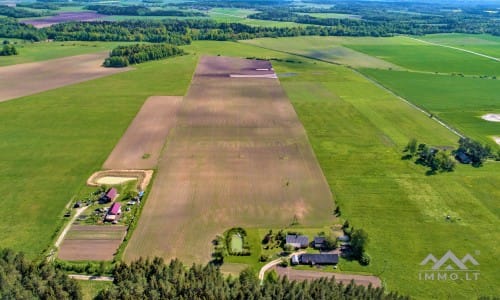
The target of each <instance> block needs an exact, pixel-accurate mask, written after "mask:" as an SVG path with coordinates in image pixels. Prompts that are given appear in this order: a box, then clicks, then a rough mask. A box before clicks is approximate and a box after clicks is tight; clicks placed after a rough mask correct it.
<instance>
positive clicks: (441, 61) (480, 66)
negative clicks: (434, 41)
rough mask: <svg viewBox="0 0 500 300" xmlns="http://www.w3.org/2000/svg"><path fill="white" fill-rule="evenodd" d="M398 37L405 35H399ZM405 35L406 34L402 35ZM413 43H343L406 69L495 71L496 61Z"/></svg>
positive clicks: (498, 67) (497, 68)
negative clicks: (381, 44) (380, 44)
mask: <svg viewBox="0 0 500 300" xmlns="http://www.w3.org/2000/svg"><path fill="white" fill-rule="evenodd" d="M400 39H405V38H404V37H400ZM406 39H409V38H406ZM418 43H419V44H414V45H389V44H388V45H384V46H383V47H381V46H379V45H371V44H367V45H360V44H357V45H346V46H347V47H349V48H351V49H354V50H356V51H359V52H363V53H365V54H368V55H371V56H374V57H377V58H380V59H383V60H387V61H389V62H392V63H394V64H396V65H399V66H402V67H405V68H407V69H410V70H416V71H426V72H439V73H463V74H467V75H499V74H500V62H499V61H494V60H492V59H489V58H485V57H481V56H478V55H475V54H472V53H467V52H463V51H460V50H456V49H450V48H445V47H440V46H435V45H429V44H425V43H423V42H418Z"/></svg>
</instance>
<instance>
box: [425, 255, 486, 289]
mask: <svg viewBox="0 0 500 300" xmlns="http://www.w3.org/2000/svg"><path fill="white" fill-rule="evenodd" d="M476 254H479V251H477V252H476ZM420 265H421V266H423V267H425V268H426V269H425V270H421V271H420V272H419V273H418V279H419V280H423V281H426V280H439V281H447V280H448V281H455V280H467V281H471V280H478V279H479V270H478V269H477V266H479V263H478V262H477V260H476V259H475V258H474V257H473V256H472V255H470V254H468V253H467V254H466V255H465V256H464V257H463V258H462V259H459V258H458V257H457V256H456V255H455V254H453V252H451V250H448V252H446V253H445V255H443V257H441V258H440V259H439V260H438V259H437V258H436V257H435V256H434V255H432V254H429V255H427V257H426V258H424V260H422V262H421V263H420ZM427 268H428V269H427Z"/></svg>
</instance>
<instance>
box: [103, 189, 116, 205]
mask: <svg viewBox="0 0 500 300" xmlns="http://www.w3.org/2000/svg"><path fill="white" fill-rule="evenodd" d="M116 196H118V191H117V190H116V189H115V188H110V189H109V190H108V191H107V192H106V193H105V194H104V195H103V196H102V197H101V199H100V201H101V202H103V203H107V202H113V201H114V200H115V198H116Z"/></svg>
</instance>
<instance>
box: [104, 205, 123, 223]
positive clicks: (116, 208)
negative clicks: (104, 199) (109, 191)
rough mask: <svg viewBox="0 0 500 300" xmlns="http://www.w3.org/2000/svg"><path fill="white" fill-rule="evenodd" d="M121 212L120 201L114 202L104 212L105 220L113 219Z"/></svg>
mask: <svg viewBox="0 0 500 300" xmlns="http://www.w3.org/2000/svg"><path fill="white" fill-rule="evenodd" d="M121 213H122V208H121V205H120V203H118V202H115V203H113V204H112V205H111V207H110V208H109V210H108V213H107V214H106V218H105V219H106V221H115V220H116V218H117V216H118V215H120V214H121Z"/></svg>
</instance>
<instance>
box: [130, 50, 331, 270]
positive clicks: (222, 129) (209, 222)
mask: <svg viewBox="0 0 500 300" xmlns="http://www.w3.org/2000/svg"><path fill="white" fill-rule="evenodd" d="M257 69H267V70H262V71H260V70H257ZM259 72H261V73H264V74H269V73H271V72H274V71H272V70H271V65H270V63H269V62H267V61H258V60H245V59H237V58H228V57H203V58H201V60H200V62H199V64H198V66H197V69H196V73H195V76H194V78H193V81H192V82H191V86H190V89H189V91H188V93H187V95H186V96H185V97H184V100H183V102H182V105H181V108H180V110H179V112H178V115H177V125H176V128H175V130H174V131H173V132H172V133H171V135H170V136H169V142H168V144H167V147H166V149H165V151H164V152H163V154H162V156H161V159H160V162H159V165H158V172H157V176H156V178H155V181H154V184H153V187H152V189H151V192H150V194H149V196H148V200H147V202H146V204H145V207H144V209H143V212H142V216H141V219H140V220H139V224H138V226H137V228H136V230H135V231H134V234H133V236H132V238H131V240H130V241H129V243H128V246H127V249H126V250H125V254H124V257H125V260H127V261H131V260H133V259H136V258H138V257H140V256H155V255H158V256H162V257H164V258H165V259H170V258H174V257H177V258H179V259H181V260H183V261H184V262H186V263H190V262H207V261H208V260H209V259H210V253H211V241H212V239H213V238H214V237H215V236H216V234H219V233H222V232H223V231H224V230H226V229H227V228H229V227H232V226H244V227H250V226H251V227H267V226H269V227H280V226H287V225H289V224H290V223H291V222H292V220H293V219H294V216H297V217H298V218H299V222H300V223H301V224H304V225H310V226H322V225H324V223H325V222H328V220H331V218H332V209H333V200H332V195H331V192H330V189H329V187H328V185H327V183H326V180H325V178H324V176H323V173H322V171H321V169H320V167H319V165H318V162H317V160H316V158H315V156H314V153H313V151H312V149H311V146H310V144H309V141H308V139H307V136H306V133H305V130H304V128H303V126H302V124H301V123H300V122H299V120H298V117H297V115H296V113H295V111H294V109H293V107H292V105H291V103H290V101H289V100H288V98H287V96H286V95H285V93H284V91H283V89H282V88H281V85H280V83H279V80H278V79H276V78H234V77H231V76H230V75H231V74H241V75H245V74H250V75H258V74H259Z"/></svg>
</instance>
